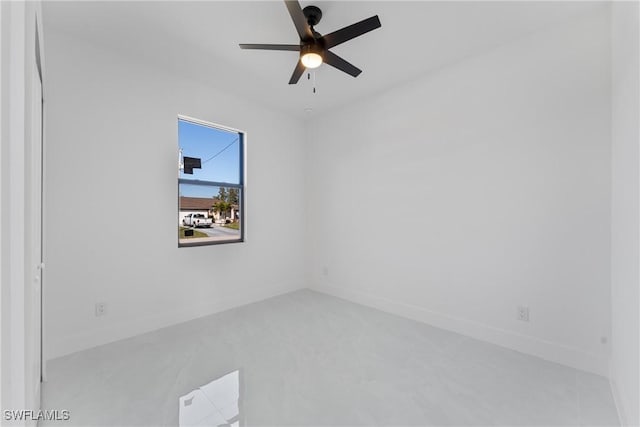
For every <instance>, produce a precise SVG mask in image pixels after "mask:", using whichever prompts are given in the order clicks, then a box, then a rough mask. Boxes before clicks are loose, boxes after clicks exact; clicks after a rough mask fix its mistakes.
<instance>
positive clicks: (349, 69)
mask: <svg viewBox="0 0 640 427" xmlns="http://www.w3.org/2000/svg"><path fill="white" fill-rule="evenodd" d="M324 62H325V63H327V64H329V65H331V66H332V67H335V68H337V69H338V70H340V71H344V72H345V73H347V74H349V75H352V76H353V77H358V75H359V74H360V73H361V72H362V70H361V69H360V68H358V67H356V66H355V65H353V64H351V63H349V62H347V61H345V60H344V59H342V58H340V57H339V56H338V55H336V54H335V53H333V52H329V51H328V50H326V51H325V52H324Z"/></svg>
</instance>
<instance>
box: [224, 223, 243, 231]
mask: <svg viewBox="0 0 640 427" xmlns="http://www.w3.org/2000/svg"><path fill="white" fill-rule="evenodd" d="M224 227H226V228H233V229H234V230H240V223H239V222H232V223H230V224H225V225H224Z"/></svg>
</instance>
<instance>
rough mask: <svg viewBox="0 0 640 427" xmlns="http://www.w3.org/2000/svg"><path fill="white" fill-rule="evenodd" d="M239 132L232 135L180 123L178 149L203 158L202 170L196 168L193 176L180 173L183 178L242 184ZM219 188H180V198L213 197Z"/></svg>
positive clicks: (205, 127)
mask: <svg viewBox="0 0 640 427" xmlns="http://www.w3.org/2000/svg"><path fill="white" fill-rule="evenodd" d="M239 136H240V135H239V134H238V133H237V132H230V131H226V130H222V129H217V128H213V127H208V126H203V125H199V124H195V123H192V122H188V121H186V120H178V146H179V148H180V149H182V155H183V156H186V157H196V158H199V159H200V161H201V164H202V169H194V170H193V175H189V174H185V173H184V172H182V171H180V178H185V179H193V180H201V181H216V182H226V183H231V184H239V183H240V141H239ZM217 194H218V187H214V188H211V187H208V186H201V185H186V184H182V185H180V195H181V196H188V197H213V196H215V195H217Z"/></svg>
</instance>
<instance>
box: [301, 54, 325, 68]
mask: <svg viewBox="0 0 640 427" xmlns="http://www.w3.org/2000/svg"><path fill="white" fill-rule="evenodd" d="M300 61H302V65H304V66H305V67H306V68H318V67H319V66H320V65H321V64H322V56H320V55H319V54H317V53H315V52H307V53H305V54H304V55H302V56H301V57H300Z"/></svg>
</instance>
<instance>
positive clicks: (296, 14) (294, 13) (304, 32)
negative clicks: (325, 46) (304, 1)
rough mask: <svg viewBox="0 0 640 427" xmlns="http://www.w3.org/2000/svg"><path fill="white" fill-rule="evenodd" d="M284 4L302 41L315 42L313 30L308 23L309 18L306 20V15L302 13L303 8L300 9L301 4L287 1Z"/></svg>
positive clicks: (295, 1)
mask: <svg viewBox="0 0 640 427" xmlns="http://www.w3.org/2000/svg"><path fill="white" fill-rule="evenodd" d="M284 4H285V5H286V6H287V10H288V11H289V15H291V19H292V20H293V25H295V26H296V31H298V35H299V36H300V40H313V34H312V33H311V28H309V24H308V23H307V18H305V16H304V13H302V8H301V7H300V3H298V1H297V0H293V1H291V0H285V2H284Z"/></svg>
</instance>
